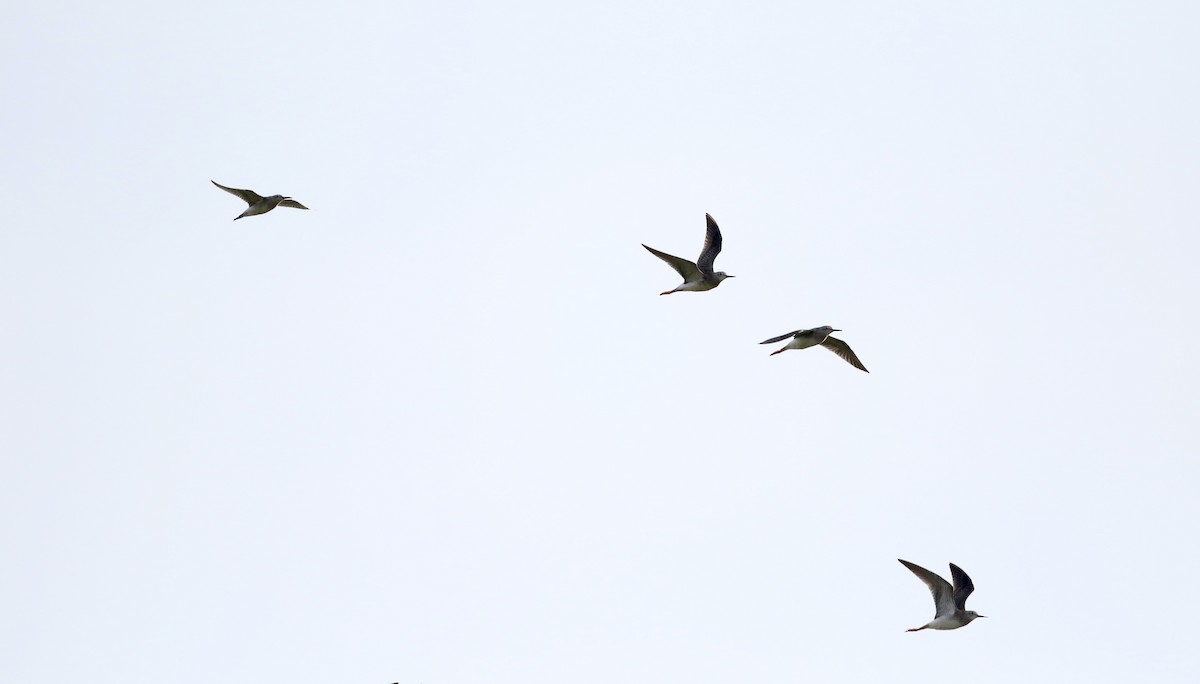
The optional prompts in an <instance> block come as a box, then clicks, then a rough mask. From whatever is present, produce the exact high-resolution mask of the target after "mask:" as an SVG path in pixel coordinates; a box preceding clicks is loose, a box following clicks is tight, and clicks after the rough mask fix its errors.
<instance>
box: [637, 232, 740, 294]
mask: <svg viewBox="0 0 1200 684" xmlns="http://www.w3.org/2000/svg"><path fill="white" fill-rule="evenodd" d="M704 217H705V218H706V219H708V231H707V232H706V233H705V235H704V249H702V250H700V258H699V259H697V260H696V261H695V263H693V262H691V261H688V260H687V259H681V258H679V257H677V256H671V255H670V254H667V253H666V252H660V251H658V250H657V249H654V248H653V247H648V246H646V245H644V244H643V245H642V246H643V247H645V248H646V249H647V250H649V251H650V253H651V254H653V255H654V256H656V257H658V258H659V259H662V260H663V261H665V262H667V263H668V264H669V265H670V266H671V268H673V269H675V270H676V271H677V272H678V273H679V275H681V276H683V283H682V284H680V285H679V286H678V287H676V288H675V289H674V290H667V291H666V292H660V293H659V294H671V293H673V292H703V291H704V290H711V289H713V288H714V287H716V286H718V285H720V284H721V281H722V280H725V279H726V278H732V277H734V276H731V275H729V274H727V273H725V272H724V271H716V272H714V271H713V262H714V261H716V259H717V255H718V254H720V253H721V229H720V228H718V227H717V222H716V221H714V220H713V217H712V216H711V215H710V214H705V215H704Z"/></svg>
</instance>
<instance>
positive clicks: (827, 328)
mask: <svg viewBox="0 0 1200 684" xmlns="http://www.w3.org/2000/svg"><path fill="white" fill-rule="evenodd" d="M841 331H842V329H841V328H835V327H833V326H831V325H823V326H821V327H819V328H813V333H814V334H816V335H817V336H818V337H820V336H823V335H829V334H831V333H835V332H841Z"/></svg>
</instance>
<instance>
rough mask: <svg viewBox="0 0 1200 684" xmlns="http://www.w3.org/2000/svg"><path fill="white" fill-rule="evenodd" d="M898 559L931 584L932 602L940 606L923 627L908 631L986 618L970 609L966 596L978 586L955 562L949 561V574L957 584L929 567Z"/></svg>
mask: <svg viewBox="0 0 1200 684" xmlns="http://www.w3.org/2000/svg"><path fill="white" fill-rule="evenodd" d="M896 560H899V561H900V562H901V563H902V564H903V565H904V567H906V568H908V569H909V570H912V572H913V574H914V575H916V576H917V577H919V578H921V581H922V582H924V583H925V586H927V587H929V593H931V594H933V603H934V604H935V605H936V606H937V613H936V614H935V615H934V616H933V619H932V620H930V621H929V622H928V623H927V624H926V625H925V626H923V627H913V628H912V629H908V630H905V631H907V632H919V631H921V630H923V629H958V628H959V627H963V626H965V625H968V624H970V623H971V620H974V619H975V618H981V617H987V616H986V615H980V614H979V613H976V612H975V611H973V610H967V608H966V606H967V597H968V596H970V595H971V592H973V591H975V585H974V584H973V583H972V582H971V578H970V577H967V573H965V572H963V571H962V568H960V567H958V566H957V565H955V564H954V563H951V564H950V574H951V576H952V577H953V578H954V586H950V583H949V582H947V581H946V580H944V579H942V578H941V577H938V576H937V575H936V574H934V573H932V572H930V571H928V570H926V569H925V568H923V567H921V566H919V565H916V564H914V563H909V562H908V561H906V560H900V559H899V558H897V559H896Z"/></svg>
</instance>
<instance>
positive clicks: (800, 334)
mask: <svg viewBox="0 0 1200 684" xmlns="http://www.w3.org/2000/svg"><path fill="white" fill-rule="evenodd" d="M835 332H841V329H839V328H831V327H829V326H828V325H823V326H821V327H819V328H813V329H812V330H793V331H792V332H790V333H786V334H783V335H780V336H779V337H772V338H771V339H769V340H763V341H762V342H759V344H775V343H776V342H782V341H784V340H786V339H787V338H789V337H790V338H792V341H791V342H788V343H787V346H785V347H784V348H783V349H777V350H775V351H773V352H771V356H775V355H776V354H781V353H783V352H785V351H787V350H789V349H808V348H809V347H815V346H817V345H818V344H819V345H821V346H822V347H825V348H826V349H828V350H829V351H831V352H833V353H834V354H837V355H838V356H840V357H842V358H843V359H845V360H846V361H847V362H848V363H849V364H850V365H851V366H854V367H855V368H857V369H859V370H861V371H866V372H867V373H870V372H871V371H869V370H867V367H866V366H864V365H862V361H859V360H858V357H857V356H855V355H854V350H853V349H851V348H850V345H848V344H846V343H845V342H843V341H841V340H839V339H838V338H836V337H830V333H835Z"/></svg>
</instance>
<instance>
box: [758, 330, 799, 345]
mask: <svg viewBox="0 0 1200 684" xmlns="http://www.w3.org/2000/svg"><path fill="white" fill-rule="evenodd" d="M802 332H805V331H804V330H793V331H791V332H790V333H785V334H783V335H780V336H779V337H772V338H771V339H769V340H763V341H762V342H759V344H775V343H776V342H782V341H784V340H786V339H787V338H789V337H795V336H796V335H798V334H800V333H802Z"/></svg>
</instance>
